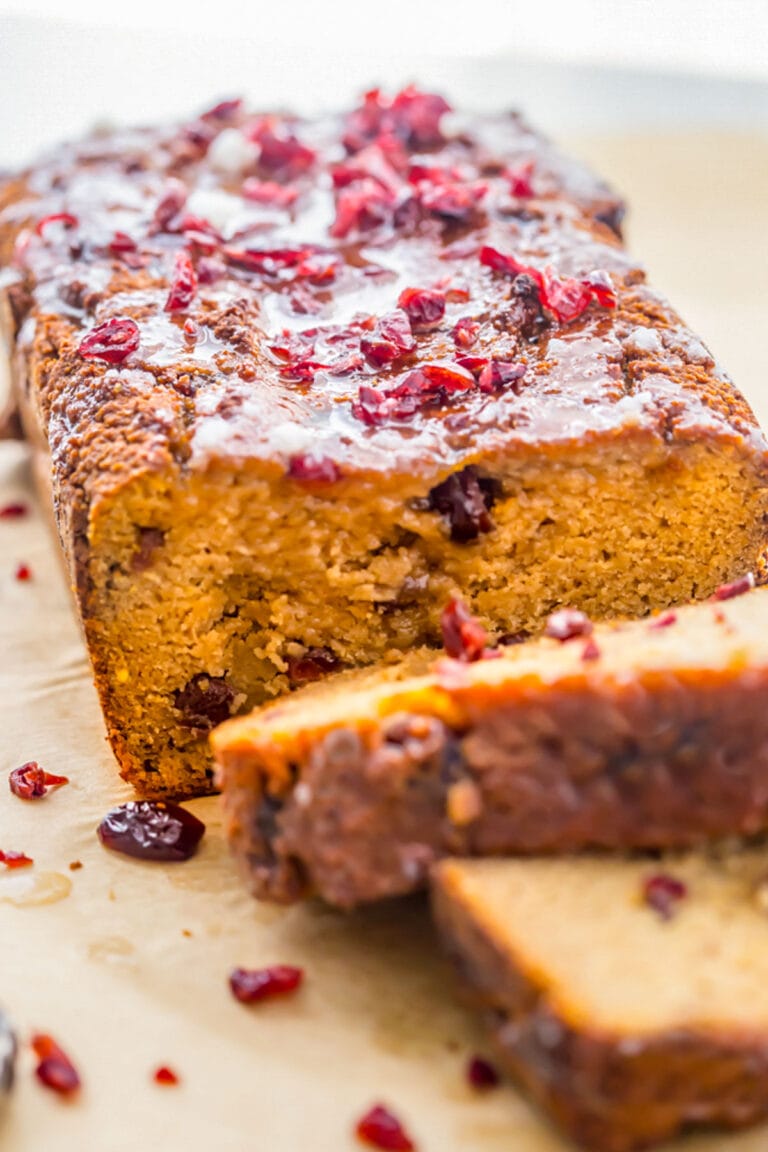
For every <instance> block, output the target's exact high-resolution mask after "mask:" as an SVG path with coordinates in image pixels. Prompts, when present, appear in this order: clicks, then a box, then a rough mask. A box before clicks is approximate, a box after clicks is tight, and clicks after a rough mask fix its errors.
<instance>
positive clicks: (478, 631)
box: [440, 596, 488, 664]
mask: <svg viewBox="0 0 768 1152" xmlns="http://www.w3.org/2000/svg"><path fill="white" fill-rule="evenodd" d="M440 629H441V631H442V633H443V646H444V648H445V650H446V652H447V653H448V655H449V656H452V657H453V659H454V660H463V661H464V663H467V664H471V663H473V662H474V661H475V660H479V659H480V658H481V657H482V655H483V652H484V651H485V647H486V643H487V641H488V633H487V632H486V631H485V628H483V626H482V624H480V622H479V621H478V620H476V619H475V617H474V616H473V615H472V613H471V612H470V611H469V609H468V608H467V606H466V604H463V603H462V601H461V600H459V599H458V598H457V597H456V596H453V597H452V598H451V599H450V600H449V601H448V603H447V605H446V606H445V608H444V609H443V611H442V613H441V614H440Z"/></svg>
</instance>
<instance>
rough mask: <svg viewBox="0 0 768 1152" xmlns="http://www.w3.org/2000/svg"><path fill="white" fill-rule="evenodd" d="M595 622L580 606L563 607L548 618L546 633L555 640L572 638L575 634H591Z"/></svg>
mask: <svg viewBox="0 0 768 1152" xmlns="http://www.w3.org/2000/svg"><path fill="white" fill-rule="evenodd" d="M592 628H593V624H592V621H591V620H590V618H589V616H587V615H586V614H585V613H584V612H579V610H578V608H561V609H560V611H559V612H553V613H552V615H551V616H549V617H548V618H547V623H546V625H545V627H544V635H545V636H551V637H552V639H553V640H560V641H565V640H572V639H573V638H574V637H575V636H589V635H590V634H591V632H592Z"/></svg>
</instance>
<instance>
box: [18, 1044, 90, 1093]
mask: <svg viewBox="0 0 768 1152" xmlns="http://www.w3.org/2000/svg"><path fill="white" fill-rule="evenodd" d="M30 1043H31V1045H32V1050H33V1052H34V1053H35V1056H37V1067H36V1068H35V1075H36V1076H37V1078H38V1080H39V1081H40V1083H41V1084H44V1085H45V1087H46V1088H50V1089H52V1091H54V1092H58V1093H59V1095H61V1096H70V1095H71V1094H72V1093H73V1092H76V1091H77V1089H78V1088H79V1087H80V1077H79V1075H78V1072H77V1069H76V1068H75V1066H74V1064H73V1063H72V1061H71V1060H70V1058H69V1056H67V1054H66V1052H64V1051H63V1050H62V1049H61V1048H60V1047H59V1045H58V1044H57V1043H56V1041H55V1040H54V1039H53V1038H52V1037H51V1036H46V1035H45V1034H43V1033H40V1032H38V1033H36V1034H35V1035H34V1036H33V1037H32V1040H31V1042H30Z"/></svg>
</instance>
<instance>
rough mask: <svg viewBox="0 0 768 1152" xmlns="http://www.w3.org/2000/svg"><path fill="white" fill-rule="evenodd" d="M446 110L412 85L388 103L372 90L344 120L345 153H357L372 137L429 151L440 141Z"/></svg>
mask: <svg viewBox="0 0 768 1152" xmlns="http://www.w3.org/2000/svg"><path fill="white" fill-rule="evenodd" d="M449 111H450V105H449V104H448V102H447V101H446V100H445V99H444V98H443V97H442V96H438V95H435V94H433V93H430V92H420V91H419V89H418V88H416V87H415V86H414V85H412V84H411V85H409V86H408V87H407V88H404V89H403V90H402V91H401V92H398V94H397V95H396V96H395V97H394V99H393V100H391V101H389V100H387V99H386V98H385V97H384V96H382V94H381V92H380V91H379V89H378V88H373V89H372V90H371V91H370V92H366V93H365V96H364V99H363V104H362V105H361V106H360V107H359V108H356V109H355V110H354V111H353V112H351V113H350V114H349V116H348V117H347V120H346V127H345V132H344V136H343V143H344V146H345V148H346V149H347V151H349V152H358V151H359V150H360V149H361V148H363V147H365V145H366V144H368V143H370V141H371V140H373V139H375V138H376V137H379V138H381V137H382V136H384V137H385V138H386V137H387V136H389V135H393V136H395V137H397V138H398V139H400V140H402V141H403V142H404V143H406V144H408V145H409V146H410V147H411V148H431V147H433V146H435V145H437V144H440V143H441V142H442V140H443V135H442V132H441V131H440V121H441V119H442V117H443V115H444V114H445V113H446V112H449Z"/></svg>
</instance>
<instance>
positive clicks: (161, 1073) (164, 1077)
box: [152, 1064, 179, 1086]
mask: <svg viewBox="0 0 768 1152" xmlns="http://www.w3.org/2000/svg"><path fill="white" fill-rule="evenodd" d="M152 1079H153V1080H154V1082H155V1084H163V1085H168V1086H171V1085H175V1084H178V1083H179V1077H178V1074H177V1073H176V1072H174V1070H173V1068H169V1067H168V1065H167V1064H161V1065H160V1067H159V1068H156V1069H155V1071H154V1073H153V1076H152Z"/></svg>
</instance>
